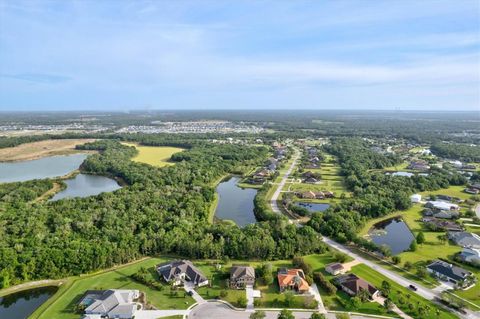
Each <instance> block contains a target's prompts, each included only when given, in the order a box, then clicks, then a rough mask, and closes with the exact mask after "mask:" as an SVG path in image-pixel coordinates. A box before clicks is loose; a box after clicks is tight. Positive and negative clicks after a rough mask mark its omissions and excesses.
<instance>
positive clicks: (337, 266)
mask: <svg viewBox="0 0 480 319" xmlns="http://www.w3.org/2000/svg"><path fill="white" fill-rule="evenodd" d="M345 270H346V269H345V267H343V265H342V264H341V263H331V264H328V265H326V266H325V271H326V272H328V273H329V274H331V275H334V276H336V275H339V274H343V273H344V272H345Z"/></svg>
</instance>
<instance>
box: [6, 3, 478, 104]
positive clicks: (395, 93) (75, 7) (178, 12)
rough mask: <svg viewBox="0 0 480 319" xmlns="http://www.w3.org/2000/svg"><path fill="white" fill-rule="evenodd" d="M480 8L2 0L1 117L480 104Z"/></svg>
mask: <svg viewBox="0 0 480 319" xmlns="http://www.w3.org/2000/svg"><path fill="white" fill-rule="evenodd" d="M479 15H480V2H479V1H478V0H451V1H442V0H434V1H428V0H420V1H419V0H415V1H409V0H401V1H400V0H385V1H377V0H357V1H301V0H291V1H282V0H275V1H247V0H242V1H240V0H239V1H200V0H197V1H183V0H170V1H160V0H157V1H122V0H112V1H108V0H102V1H94V0H82V1H63V0H61V1H47V0H45V1H34V0H29V1H19V0H10V1H7V0H0V110H132V109H210V108H218V109H259V108H272V109H277V108H278V109H387V110H391V109H404V110H410V109H418V110H480V89H479V86H480V53H479V52H480V18H479Z"/></svg>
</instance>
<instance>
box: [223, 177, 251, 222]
mask: <svg viewBox="0 0 480 319" xmlns="http://www.w3.org/2000/svg"><path fill="white" fill-rule="evenodd" d="M239 181H240V177H238V176H232V177H230V178H228V179H226V180H224V181H222V182H221V183H220V184H218V186H217V189H216V191H217V194H218V205H217V208H216V210H215V217H217V218H220V219H230V220H233V221H234V222H235V223H236V224H237V225H238V226H241V227H242V226H245V225H248V224H253V223H255V222H256V219H255V215H254V213H253V199H254V198H255V195H256V194H257V190H256V189H251V188H241V187H238V186H237V183H238V182H239Z"/></svg>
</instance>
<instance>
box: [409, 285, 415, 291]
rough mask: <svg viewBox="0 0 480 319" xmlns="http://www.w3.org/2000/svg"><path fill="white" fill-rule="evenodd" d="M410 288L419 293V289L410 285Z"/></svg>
mask: <svg viewBox="0 0 480 319" xmlns="http://www.w3.org/2000/svg"><path fill="white" fill-rule="evenodd" d="M408 288H410V289H412V290H413V291H417V287H415V286H414V285H409V286H408Z"/></svg>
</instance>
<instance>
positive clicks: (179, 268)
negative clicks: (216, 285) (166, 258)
mask: <svg viewBox="0 0 480 319" xmlns="http://www.w3.org/2000/svg"><path fill="white" fill-rule="evenodd" d="M157 272H158V274H159V275H160V276H162V277H163V279H164V280H165V281H166V282H168V283H171V284H173V285H174V286H178V285H181V284H182V283H183V282H184V281H188V282H190V283H193V284H194V285H195V286H197V287H201V286H205V285H208V279H207V277H205V275H204V274H203V273H202V272H201V271H200V269H198V268H197V267H195V266H194V265H193V264H192V262H191V261H189V260H175V261H172V262H167V263H163V264H160V265H158V266H157Z"/></svg>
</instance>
